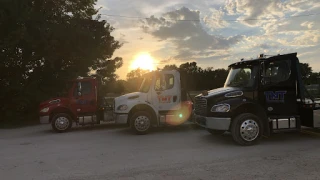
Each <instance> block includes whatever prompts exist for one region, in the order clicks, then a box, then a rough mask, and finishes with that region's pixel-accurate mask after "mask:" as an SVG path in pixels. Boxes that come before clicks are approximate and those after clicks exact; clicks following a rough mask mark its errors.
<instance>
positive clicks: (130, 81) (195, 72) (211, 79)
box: [106, 62, 320, 94]
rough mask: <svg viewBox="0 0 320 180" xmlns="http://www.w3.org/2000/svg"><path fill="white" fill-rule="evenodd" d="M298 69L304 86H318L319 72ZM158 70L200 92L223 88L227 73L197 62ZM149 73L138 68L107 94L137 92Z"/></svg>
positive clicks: (307, 66)
mask: <svg viewBox="0 0 320 180" xmlns="http://www.w3.org/2000/svg"><path fill="white" fill-rule="evenodd" d="M300 67H301V73H302V79H303V81H304V84H305V85H307V86H308V85H311V84H320V73H319V72H313V70H312V67H310V66H309V64H308V63H300ZM158 70H178V71H180V72H183V74H182V76H183V77H182V79H187V83H185V84H184V88H186V90H188V91H202V90H210V89H215V88H220V87H223V86H224V83H225V81H226V78H227V76H228V72H229V71H228V69H227V68H218V69H214V68H213V67H207V68H202V67H199V66H198V65H197V62H186V63H183V64H181V65H179V66H177V65H176V64H171V65H166V66H164V67H163V68H158ZM149 72H150V71H149V70H143V69H139V68H138V69H135V70H132V71H130V72H129V73H128V74H127V78H126V80H118V81H114V82H113V83H112V85H111V86H109V87H106V88H107V89H108V91H109V92H113V93H120V94H124V93H129V92H134V91H137V90H138V88H139V85H140V83H141V82H142V79H141V78H142V76H143V75H144V74H146V73H149ZM319 90H320V89H319ZM319 93H320V91H319Z"/></svg>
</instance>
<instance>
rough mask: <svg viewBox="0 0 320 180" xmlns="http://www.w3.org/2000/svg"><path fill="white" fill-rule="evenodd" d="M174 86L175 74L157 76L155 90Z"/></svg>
mask: <svg viewBox="0 0 320 180" xmlns="http://www.w3.org/2000/svg"><path fill="white" fill-rule="evenodd" d="M173 87H174V76H173V75H172V74H164V75H159V76H157V77H156V83H155V88H154V89H155V90H156V91H164V90H168V89H172V88H173Z"/></svg>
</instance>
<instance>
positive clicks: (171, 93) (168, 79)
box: [151, 71, 181, 112]
mask: <svg viewBox="0 0 320 180" xmlns="http://www.w3.org/2000/svg"><path fill="white" fill-rule="evenodd" d="M180 92H181V90H180V76H179V73H177V72H175V71H172V72H171V71H169V72H161V73H157V74H156V76H155V81H154V87H153V88H151V96H152V104H153V105H154V106H155V107H156V108H158V110H159V111H160V112H161V111H170V110H171V111H172V110H177V109H180V106H181V104H180V102H181V93H180Z"/></svg>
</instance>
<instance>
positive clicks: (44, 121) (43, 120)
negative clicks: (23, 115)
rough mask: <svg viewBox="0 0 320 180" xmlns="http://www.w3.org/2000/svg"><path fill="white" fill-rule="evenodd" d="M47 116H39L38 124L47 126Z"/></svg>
mask: <svg viewBox="0 0 320 180" xmlns="http://www.w3.org/2000/svg"><path fill="white" fill-rule="evenodd" d="M49 123H50V121H49V116H40V124H49Z"/></svg>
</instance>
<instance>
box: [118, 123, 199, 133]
mask: <svg viewBox="0 0 320 180" xmlns="http://www.w3.org/2000/svg"><path fill="white" fill-rule="evenodd" d="M199 130H202V128H199V127H198V126H196V125H194V124H186V125H180V126H167V127H155V128H152V130H151V131H150V132H149V133H148V134H147V135H152V134H171V133H179V132H188V131H190V132H192V131H199ZM118 132H119V133H120V134H124V135H136V134H135V133H134V132H132V131H131V129H130V128H129V127H126V128H124V129H122V130H120V131H118Z"/></svg>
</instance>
